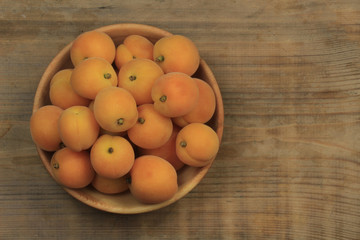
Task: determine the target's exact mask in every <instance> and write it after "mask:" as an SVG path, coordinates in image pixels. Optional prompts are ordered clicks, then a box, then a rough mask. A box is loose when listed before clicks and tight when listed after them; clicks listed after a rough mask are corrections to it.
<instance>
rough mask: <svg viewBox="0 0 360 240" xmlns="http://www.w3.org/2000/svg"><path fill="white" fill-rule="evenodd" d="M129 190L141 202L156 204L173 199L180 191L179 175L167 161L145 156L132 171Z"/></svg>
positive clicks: (139, 159)
mask: <svg viewBox="0 0 360 240" xmlns="http://www.w3.org/2000/svg"><path fill="white" fill-rule="evenodd" d="M129 182H130V184H129V189H130V192H131V194H132V195H133V196H134V197H135V198H136V199H137V200H139V201H140V202H142V203H148V204H154V203H161V202H163V201H166V200H169V199H171V198H172V197H173V196H174V195H175V193H176V192H177V190H178V183H177V173H176V170H175V169H174V167H173V166H172V165H171V164H170V163H169V162H168V161H166V160H165V159H163V158H161V157H158V156H153V155H144V156H141V157H138V158H136V159H135V162H134V165H133V167H132V169H131V170H130V178H129Z"/></svg>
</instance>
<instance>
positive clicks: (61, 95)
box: [49, 69, 90, 109]
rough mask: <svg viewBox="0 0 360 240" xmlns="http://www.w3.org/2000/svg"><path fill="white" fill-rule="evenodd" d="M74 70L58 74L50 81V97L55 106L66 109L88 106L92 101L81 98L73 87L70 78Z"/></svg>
mask: <svg viewBox="0 0 360 240" xmlns="http://www.w3.org/2000/svg"><path fill="white" fill-rule="evenodd" d="M72 72H73V69H63V70H60V71H59V72H57V73H56V74H55V75H54V77H53V78H52V79H51V81H50V91H49V97H50V101H51V103H52V104H53V105H55V106H58V107H61V108H62V109H66V108H68V107H71V106H76V105H78V106H87V105H88V104H89V103H90V100H89V99H87V98H84V97H81V96H80V95H79V94H77V93H76V92H75V91H74V89H73V88H72V87H71V83H70V77H71V74H72Z"/></svg>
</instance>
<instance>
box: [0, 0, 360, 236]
mask: <svg viewBox="0 0 360 240" xmlns="http://www.w3.org/2000/svg"><path fill="white" fill-rule="evenodd" d="M126 22H134V23H142V24H149V25H153V26H156V27H159V28H163V29H165V30H167V31H169V32H172V33H177V34H184V35H186V36H188V37H190V38H191V39H193V40H194V42H195V43H196V44H197V46H198V47H199V50H200V53H201V56H202V57H203V58H204V59H205V60H206V62H207V63H208V64H209V66H210V67H211V68H212V70H213V72H214V74H215V76H216V78H217V80H218V83H219V87H220V89H221V92H222V96H223V101H224V108H225V128H224V134H223V142H222V145H221V148H220V152H219V154H218V157H217V159H216V161H215V162H214V164H213V166H212V168H211V169H210V171H209V172H208V174H207V175H206V177H205V178H204V179H203V180H202V182H201V183H200V185H198V186H197V187H196V188H195V189H194V190H193V191H192V192H191V193H190V194H188V195H187V197H185V198H183V199H181V200H180V201H178V202H176V203H174V204H172V205H170V206H168V207H166V208H164V209H160V210H158V211H155V212H151V213H146V214H141V215H116V214H110V213H105V212H101V211H98V210H96V209H92V208H90V207H88V206H86V205H84V204H82V203H80V202H79V201H77V200H75V199H74V198H72V197H71V196H69V195H68V194H67V193H66V192H64V191H63V190H62V188H61V187H59V186H58V185H57V184H56V183H55V182H54V181H53V180H52V179H51V178H50V176H49V175H48V173H47V172H46V171H45V168H44V167H43V166H42V163H41V161H40V159H39V158H38V156H37V153H36V149H35V146H34V144H33V143H32V140H31V136H30V133H29V125H28V120H29V118H30V114H31V109H32V101H33V97H34V93H35V90H36V87H37V84H38V81H39V79H40V78H41V75H42V73H43V72H44V70H45V68H46V66H47V64H48V63H49V62H50V60H51V59H52V58H53V57H54V56H55V55H56V53H57V52H58V51H59V50H60V49H62V48H63V47H64V46H65V45H66V44H67V43H68V42H70V41H71V40H73V39H74V38H75V37H76V36H77V35H78V34H79V33H81V32H83V31H87V30H90V29H93V28H97V27H100V26H103V25H109V24H113V23H126ZM359 59H360V2H359V1H356V0H345V1H340V0H330V1H325V0H304V1H300V0H270V1H265V0H252V1H250V0H244V1H236V0H225V1H205V0H202V1H188V0H184V1H166V0H151V1H126V2H125V1H93V0H91V1H76V2H75V1H67V0H60V1H31V3H30V2H29V1H25V0H19V1H9V0H4V1H2V2H1V8H0V62H1V64H0V146H1V147H0V239H224V240H228V239H359V238H360V201H359V200H360V191H359V190H360V161H359V157H360V145H359V140H360V139H359V138H360V137H359V136H360V135H359V134H358V132H359V131H360V68H359V66H360V64H359Z"/></svg>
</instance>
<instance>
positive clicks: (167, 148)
mask: <svg viewBox="0 0 360 240" xmlns="http://www.w3.org/2000/svg"><path fill="white" fill-rule="evenodd" d="M180 129H181V128H180V127H179V126H176V125H174V127H173V131H172V134H171V136H170V138H169V140H168V141H167V142H166V143H165V144H163V145H162V146H160V147H158V148H153V149H145V148H138V153H139V154H140V155H155V156H158V157H161V158H163V159H165V160H166V161H168V162H169V163H171V165H173V167H174V168H175V170H179V169H181V168H182V167H183V166H184V163H183V162H182V161H180V159H179V158H178V156H177V155H176V136H177V134H178V133H179V131H180Z"/></svg>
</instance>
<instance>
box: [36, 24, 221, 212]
mask: <svg viewBox="0 0 360 240" xmlns="http://www.w3.org/2000/svg"><path fill="white" fill-rule="evenodd" d="M134 29H136V30H137V31H136V32H138V33H149V32H155V33H156V34H158V35H162V36H170V35H173V34H172V33H170V32H168V31H165V30H163V29H160V28H157V27H154V26H150V25H145V24H138V23H119V24H111V25H106V26H102V27H99V28H95V29H92V30H97V31H102V32H105V33H108V34H109V33H110V32H112V31H114V30H117V31H123V32H125V33H126V32H134ZM89 31H91V30H89ZM124 35H126V34H124ZM73 41H74V40H73ZM73 41H71V42H70V43H68V44H67V45H66V46H65V47H63V48H62V49H61V50H60V51H59V52H58V53H57V54H56V55H55V57H54V58H53V59H52V60H51V61H50V63H49V65H48V66H47V67H46V69H45V71H44V73H43V75H42V77H41V78H40V81H39V83H38V86H37V89H36V93H35V97H34V103H33V109H32V113H34V112H35V111H36V110H37V109H39V108H40V107H41V106H44V105H45V104H43V103H42V102H41V99H44V98H46V94H47V93H46V91H43V90H44V89H47V87H48V85H49V82H50V79H51V78H52V76H53V75H54V74H55V73H56V72H57V71H58V70H60V69H61V67H62V66H63V64H62V63H61V61H60V60H62V59H64V58H67V57H69V52H70V48H71V46H72V43H73ZM200 68H201V71H203V72H204V73H205V74H206V75H207V76H208V78H209V79H210V80H211V81H210V82H209V81H206V82H208V83H209V84H210V85H211V87H212V89H213V90H214V93H215V96H216V106H217V107H216V112H215V113H214V116H215V115H216V116H218V118H217V121H216V122H215V123H214V124H215V127H214V128H216V133H217V135H218V137H219V141H220V143H221V140H222V135H223V127H224V107H223V100H222V95H221V91H220V88H219V85H218V84H217V81H216V79H215V76H214V74H213V72H212V70H211V69H210V67H209V66H208V64H207V63H206V62H205V60H203V59H202V58H201V59H200V66H199V69H200ZM199 69H198V71H199ZM36 149H37V152H38V155H39V157H40V159H41V161H42V163H43V165H44V167H45V168H46V170H47V171H48V173H49V174H50V175H51V177H52V178H53V180H55V176H54V175H53V174H52V171H51V167H50V164H49V157H50V156H51V154H52V153H49V152H46V151H44V150H42V149H41V148H40V147H39V146H37V145H36ZM215 158H216V156H215V157H214V159H213V160H212V161H211V162H210V163H209V164H208V165H206V166H204V167H201V168H194V171H196V175H195V177H194V178H192V179H191V180H190V181H189V182H188V183H187V184H186V188H185V187H184V188H181V187H180V188H179V190H178V192H177V193H176V194H175V196H174V197H173V198H171V199H169V200H167V201H164V202H162V203H158V204H143V205H140V207H138V208H131V209H127V208H126V207H114V206H109V205H104V204H99V202H97V201H96V199H93V198H91V196H90V195H89V194H88V190H87V188H85V189H71V188H67V187H64V186H62V185H60V186H61V187H62V188H63V189H64V190H65V191H66V192H67V193H68V194H70V195H71V196H72V197H74V198H75V199H77V200H79V201H81V202H82V203H84V204H86V205H88V206H90V207H93V208H96V209H99V210H102V211H106V212H111V213H117V214H138V213H145V212H150V211H154V210H157V209H160V208H163V207H166V206H168V205H170V204H172V203H174V202H176V201H178V200H179V199H181V198H183V197H184V196H185V195H187V194H188V193H189V192H190V191H191V190H193V189H194V188H195V187H196V186H197V185H198V184H199V182H200V181H201V180H202V179H203V178H204V176H205V175H206V173H207V172H208V170H209V169H210V167H211V166H212V164H213V162H214V160H215ZM180 171H181V170H180ZM55 181H56V180H55ZM99 194H101V193H100V192H99ZM103 195H105V194H103ZM106 196H108V197H109V196H111V195H106Z"/></svg>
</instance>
